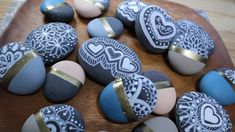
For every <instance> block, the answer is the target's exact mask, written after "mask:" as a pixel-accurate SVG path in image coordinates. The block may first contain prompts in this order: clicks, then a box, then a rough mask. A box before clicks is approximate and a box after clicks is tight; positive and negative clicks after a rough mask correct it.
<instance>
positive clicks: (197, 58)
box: [169, 45, 207, 64]
mask: <svg viewBox="0 0 235 132" xmlns="http://www.w3.org/2000/svg"><path fill="white" fill-rule="evenodd" d="M169 50H171V51H175V52H177V53H180V54H182V55H184V56H186V57H188V58H190V59H193V60H195V61H199V62H202V63H204V64H205V63H206V62H207V58H203V57H202V56H200V55H198V54H196V53H194V52H192V51H190V50H186V49H183V48H180V47H177V46H175V45H171V46H170V48H169Z"/></svg>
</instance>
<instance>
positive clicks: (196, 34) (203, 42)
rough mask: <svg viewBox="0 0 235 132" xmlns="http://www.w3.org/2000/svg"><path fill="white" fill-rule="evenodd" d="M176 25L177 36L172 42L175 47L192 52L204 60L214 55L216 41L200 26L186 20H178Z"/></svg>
mask: <svg viewBox="0 0 235 132" xmlns="http://www.w3.org/2000/svg"><path fill="white" fill-rule="evenodd" d="M175 25H176V27H177V35H176V37H175V39H174V41H173V42H172V44H173V45H175V46H178V47H180V48H183V49H187V50H191V51H193V52H195V53H197V54H199V55H200V56H202V57H204V58H208V57H209V56H210V55H211V54H212V53H213V51H214V48H215V44H214V41H213V39H212V37H210V36H209V34H208V33H207V32H205V31H204V30H203V29H202V28H201V27H200V26H199V25H197V24H195V23H194V22H192V21H190V20H184V19H183V20H178V21H177V22H176V23H175Z"/></svg>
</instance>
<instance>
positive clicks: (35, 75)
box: [0, 42, 46, 95]
mask: <svg viewBox="0 0 235 132" xmlns="http://www.w3.org/2000/svg"><path fill="white" fill-rule="evenodd" d="M0 69H1V70H0V82H1V84H2V85H3V86H4V87H5V88H7V90H8V91H10V92H12V93H15V94H20V95H25V94H31V93H34V92H36V91H37V90H38V89H39V88H40V87H41V85H42V84H43V82H44V80H45V76H46V71H45V67H44V64H43V61H42V58H41V57H40V56H39V55H38V54H37V53H36V52H35V51H34V50H32V49H31V48H30V47H28V46H27V45H25V44H24V43H20V42H14V43H8V44H6V45H4V46H3V47H2V48H1V49H0Z"/></svg>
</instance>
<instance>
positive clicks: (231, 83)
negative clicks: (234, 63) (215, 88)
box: [216, 71, 235, 91]
mask: <svg viewBox="0 0 235 132" xmlns="http://www.w3.org/2000/svg"><path fill="white" fill-rule="evenodd" d="M216 72H218V73H219V75H220V76H222V77H223V78H224V79H225V80H226V81H227V82H228V83H229V85H230V86H231V87H232V88H233V90H234V91H235V84H233V82H232V81H231V80H230V79H229V78H228V77H227V76H226V75H225V74H224V73H223V72H222V71H216Z"/></svg>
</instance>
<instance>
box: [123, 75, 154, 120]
mask: <svg viewBox="0 0 235 132" xmlns="http://www.w3.org/2000/svg"><path fill="white" fill-rule="evenodd" d="M122 81H123V85H124V88H125V92H126V95H127V97H128V100H129V102H130V104H131V107H132V109H133V111H134V112H135V115H136V117H137V118H138V119H141V118H144V117H145V116H147V115H149V114H150V113H151V112H152V111H153V108H154V107H155V105H156V102H157V90H156V87H155V85H154V84H153V83H152V82H151V81H150V80H149V79H147V78H146V77H144V76H142V75H138V74H131V75H130V76H128V77H123V78H122Z"/></svg>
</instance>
